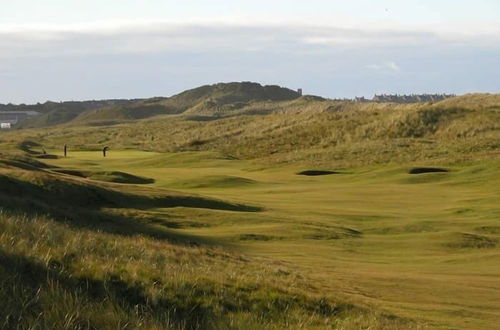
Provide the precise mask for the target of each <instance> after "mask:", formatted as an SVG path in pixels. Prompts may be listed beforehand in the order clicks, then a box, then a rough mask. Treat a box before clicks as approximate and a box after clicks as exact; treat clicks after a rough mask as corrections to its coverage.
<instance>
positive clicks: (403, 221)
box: [48, 151, 500, 329]
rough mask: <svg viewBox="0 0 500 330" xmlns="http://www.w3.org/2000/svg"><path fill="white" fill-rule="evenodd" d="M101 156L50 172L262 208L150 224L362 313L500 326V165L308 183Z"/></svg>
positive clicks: (167, 215)
mask: <svg viewBox="0 0 500 330" xmlns="http://www.w3.org/2000/svg"><path fill="white" fill-rule="evenodd" d="M96 155H97V153H95V152H86V153H85V152H81V153H78V154H77V155H76V156H77V157H74V158H69V159H58V160H51V161H48V163H50V164H52V165H58V166H64V167H66V166H69V165H71V166H74V167H81V166H86V167H87V168H89V169H95V170H111V169H113V170H119V171H127V172H128V173H132V174H134V175H137V176H146V177H150V178H154V179H155V183H154V184H152V185H151V186H153V187H157V188H159V189H174V188H175V189H177V190H181V191H184V192H185V193H195V194H201V195H204V196H211V197H213V198H217V199H222V200H230V201H232V202H234V203H248V204H250V205H258V206H260V207H262V208H263V211H261V212H257V213H239V214H231V215H229V214H226V213H225V212H224V211H216V210H215V211H213V210H207V209H198V210H197V211H194V210H193V209H188V208H175V209H165V208H156V209H153V210H150V212H151V213H149V215H150V216H153V217H155V218H163V219H168V221H169V222H170V225H171V226H173V227H175V228H177V229H176V231H177V232H179V233H182V234H185V235H190V236H191V237H199V238H202V239H205V240H207V241H212V242H218V243H219V244H223V245H227V246H228V248H230V249H233V250H235V251H239V252H240V253H244V254H245V255H249V256H252V257H256V258H266V259H267V260H269V261H270V262H275V261H279V262H286V263H287V264H288V265H291V266H292V265H293V267H294V269H295V270H297V271H299V272H300V273H302V274H304V275H306V276H307V277H308V278H311V279H312V282H313V283H315V284H316V285H319V286H321V288H322V290H324V292H329V293H330V294H332V295H334V296H335V295H336V294H339V296H341V297H347V298H348V299H350V300H353V301H356V302H357V303H359V304H361V305H365V304H368V305H370V306H372V308H375V309H378V310H383V311H386V312H388V313H394V314H396V315H399V316H402V317H405V318H410V319H415V320H418V321H421V322H425V323H427V324H429V325H431V326H433V327H446V326H448V327H455V328H468V327H469V326H470V327H480V328H485V329H486V328H491V329H493V328H494V326H495V324H496V323H495V320H496V319H497V318H498V316H499V306H500V305H499V301H498V299H499V298H500V295H499V293H498V290H497V289H495V287H497V286H498V285H499V284H500V277H499V276H498V272H497V269H498V261H497V257H498V256H499V244H498V238H499V237H500V235H499V234H498V230H497V229H498V228H497V227H498V219H499V216H500V205H499V204H498V200H499V197H500V189H499V188H498V187H500V181H499V180H500V178H499V177H498V175H496V174H497V170H496V169H497V168H498V166H499V165H500V162H499V161H498V160H491V161H488V162H480V163H472V164H456V165H454V166H451V167H449V169H450V172H448V173H424V174H418V175H412V174H409V173H408V170H409V169H411V168H413V166H398V165H390V166H371V167H357V168H351V169H349V170H348V171H346V173H344V174H342V175H327V176H318V177H307V176H300V175H297V174H296V173H297V172H298V168H297V167H295V166H280V167H270V168H262V167H261V166H257V164H253V163H251V162H248V161H241V160H227V159H223V158H221V157H218V156H217V154H207V153H202V154H198V153H186V154H154V153H142V154H138V153H137V152H130V151H115V152H114V155H115V156H116V158H113V156H111V157H110V158H109V159H106V160H103V159H101V160H100V161H98V159H99V158H98V156H96ZM127 155H130V159H127V158H126V156H127ZM91 162H95V163H93V165H89V164H90V163H91ZM415 165H418V164H415ZM228 178H229V180H228ZM165 221H166V220H165ZM466 297H467V298H466ZM468 325H469V326H468Z"/></svg>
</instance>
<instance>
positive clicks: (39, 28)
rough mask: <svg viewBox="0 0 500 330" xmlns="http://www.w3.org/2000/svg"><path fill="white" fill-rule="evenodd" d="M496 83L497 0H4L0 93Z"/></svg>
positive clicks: (394, 88)
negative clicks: (246, 84)
mask: <svg viewBox="0 0 500 330" xmlns="http://www.w3.org/2000/svg"><path fill="white" fill-rule="evenodd" d="M230 81H256V82H260V83H262V84H276V85H281V86H285V87H289V88H292V89H297V88H302V89H304V92H305V93H307V94H315V95H321V96H324V97H331V98H342V97H354V96H366V97H372V96H373V94H376V93H377V94H378V93H399V94H411V93H455V94H464V93H470V92H493V93H495V92H496V93H498V92H500V1H498V0H476V1H474V2H472V1H463V0H455V1H449V0H441V1H438V0H434V1H430V0H407V1H394V0H378V1H368V0H358V1H356V0H350V1H345V0H344V1H333V0H329V1H325V0H308V1H294V0H288V1H283V0H267V1H263V0H253V1H248V0H247V1H239V0H232V1H221V0H204V1H195V0H184V1H169V0H164V1H160V0H100V1H96V0H86V1H73V0H43V1H33V0H31V1H26V0H15V1H13V0H0V103H9V102H12V103H35V102H44V101H46V100H52V101H63V100H86V99H105V98H139V97H152V96H170V95H173V94H176V93H179V92H181V91H183V90H185V89H189V88H194V87H197V86H200V85H203V84H212V83H217V82H230Z"/></svg>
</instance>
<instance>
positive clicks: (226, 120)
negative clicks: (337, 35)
mask: <svg viewBox="0 0 500 330" xmlns="http://www.w3.org/2000/svg"><path fill="white" fill-rule="evenodd" d="M478 98H479V99H481V100H482V101H481V103H477V102H474V101H471V100H474V99H478ZM481 104H488V106H486V107H485V106H481ZM499 105H500V102H499V101H498V96H496V95H471V96H464V97H460V98H458V99H457V100H455V99H449V100H446V101H443V102H439V103H436V104H431V105H430V104H427V103H424V104H412V105H395V104H391V103H354V102H334V101H328V100H323V99H319V98H311V97H302V98H298V99H294V100H291V101H273V102H271V101H264V102H254V103H251V104H249V105H245V106H243V107H242V108H240V109H238V110H234V114H233V115H232V116H226V117H222V118H218V119H217V118H212V119H210V120H207V117H202V118H199V117H192V116H187V115H186V116H180V117H179V116H173V117H172V116H160V117H155V119H154V120H147V119H146V120H143V121H138V122H132V123H126V124H121V125H117V126H106V127H105V128H104V127H101V126H100V127H95V128H94V127H73V128H72V129H71V130H59V129H53V130H51V131H50V134H49V135H47V134H46V133H42V132H37V131H36V130H27V131H19V132H16V133H15V134H14V135H11V134H5V135H4V136H5V137H9V136H12V137H14V136H16V137H18V138H23V137H24V138H26V139H36V140H37V141H39V143H41V144H43V145H45V146H46V147H50V148H60V146H62V145H63V144H68V145H71V146H72V147H73V148H83V149H99V148H102V145H103V144H104V143H105V144H106V145H108V146H110V147H112V148H140V149H145V150H153V151H160V152H165V151H169V152H175V151H196V150H206V151H221V152H223V153H225V154H227V155H229V156H231V157H236V158H241V159H260V160H262V161H266V162H268V161H269V162H273V163H275V162H285V163H287V162H291V161H294V162H303V163H315V164H317V165H327V164H330V165H336V166H351V165H355V164H367V163H386V162H394V161H420V160H422V161H430V160H438V161H459V160H463V159H465V158H467V157H470V158H474V157H489V155H494V154H496V152H497V150H498V146H499V145H498V143H499V135H498V134H499V130H500V112H499V111H498V106H499ZM208 118H210V117H208ZM214 119H217V120H214ZM75 125H76V123H75Z"/></svg>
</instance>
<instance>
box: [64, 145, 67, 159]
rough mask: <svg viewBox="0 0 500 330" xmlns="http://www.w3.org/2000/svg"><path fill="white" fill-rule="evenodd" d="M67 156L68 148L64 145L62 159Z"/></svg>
mask: <svg viewBox="0 0 500 330" xmlns="http://www.w3.org/2000/svg"><path fill="white" fill-rule="evenodd" d="M67 154H68V146H67V145H66V144H65V145H64V157H66V155H67Z"/></svg>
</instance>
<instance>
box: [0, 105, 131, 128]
mask: <svg viewBox="0 0 500 330" xmlns="http://www.w3.org/2000/svg"><path fill="white" fill-rule="evenodd" d="M137 101H138V100H99V101H68V102H50V101H47V102H45V103H38V104H32V105H26V104H20V105H13V104H5V105H4V104H0V111H36V112H38V113H40V115H39V116H36V117H33V118H30V119H28V120H25V121H22V122H20V123H19V124H18V125H16V127H17V128H32V127H48V126H54V125H59V124H64V123H67V122H69V121H71V120H73V119H74V118H76V117H77V116H78V115H79V114H80V113H82V112H84V111H87V110H91V109H98V108H103V107H109V106H112V105H113V106H123V105H126V104H132V103H134V102H137Z"/></svg>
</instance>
